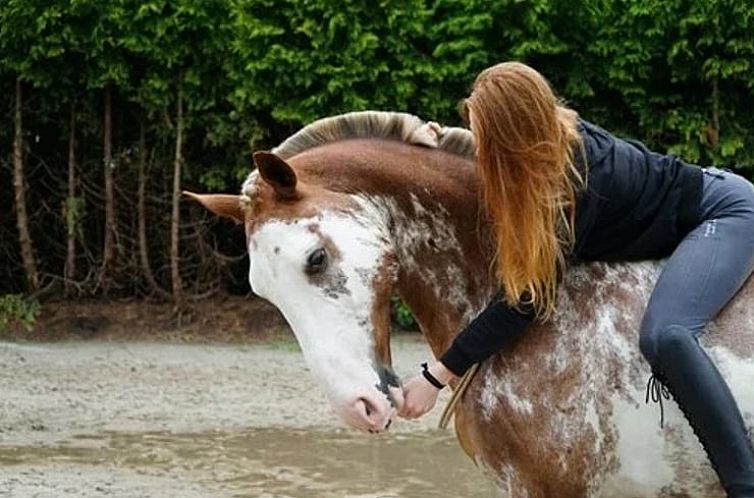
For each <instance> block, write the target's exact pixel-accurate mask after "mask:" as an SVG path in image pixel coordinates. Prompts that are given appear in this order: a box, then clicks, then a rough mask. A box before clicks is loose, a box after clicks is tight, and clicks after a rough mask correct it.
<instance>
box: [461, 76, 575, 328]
mask: <svg viewBox="0 0 754 498" xmlns="http://www.w3.org/2000/svg"><path fill="white" fill-rule="evenodd" d="M463 111H464V113H465V114H466V119H467V121H468V122H469V125H470V127H471V131H472V133H473V134H474V139H475V142H476V147H477V164H478V168H479V174H480V177H481V180H482V193H483V196H484V204H485V206H486V208H487V213H488V215H489V216H490V218H491V220H492V222H493V224H494V228H495V230H494V232H495V235H496V258H495V261H496V264H497V266H496V273H497V276H498V278H499V280H500V281H501V284H502V288H503V291H504V295H505V298H506V300H507V301H508V302H509V303H511V304H513V303H518V302H519V300H520V299H521V298H522V296H527V299H531V300H532V302H533V304H534V307H535V309H536V310H537V311H538V312H539V313H540V314H542V315H547V314H549V313H550V312H552V311H553V310H554V306H555V295H556V294H555V292H556V286H557V278H558V272H559V271H560V270H561V269H562V267H563V265H564V263H565V256H566V254H567V252H568V251H570V250H571V248H572V246H573V242H574V226H573V225H574V205H575V201H576V193H577V191H578V189H579V188H580V187H581V185H582V181H581V176H580V175H579V172H578V171H577V169H576V168H575V164H574V156H575V155H576V154H581V140H580V136H579V133H578V130H577V115H576V113H575V112H574V111H572V110H570V109H568V108H566V107H564V106H563V105H561V103H560V102H559V101H558V99H557V98H556V97H555V95H554V93H553V91H552V89H551V87H550V85H549V83H548V82H547V80H546V79H545V78H544V77H543V76H542V75H541V74H539V73H538V72H537V71H535V70H534V69H532V68H530V67H528V66H526V65H524V64H521V63H517V62H506V63H502V64H498V65H496V66H492V67H490V68H488V69H485V70H484V71H482V72H481V73H480V74H479V76H478V77H477V79H476V81H475V83H474V87H473V90H472V92H471V95H470V96H469V97H468V98H467V99H466V100H465V102H464V106H463Z"/></svg>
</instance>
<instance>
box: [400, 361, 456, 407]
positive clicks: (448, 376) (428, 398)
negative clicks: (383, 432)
mask: <svg viewBox="0 0 754 498" xmlns="http://www.w3.org/2000/svg"><path fill="white" fill-rule="evenodd" d="M429 373H430V374H432V375H433V376H434V377H435V378H436V379H437V380H439V381H440V383H442V384H447V383H448V382H450V381H451V380H453V379H454V378H455V377H456V376H455V375H454V374H453V372H451V371H450V370H448V369H447V367H446V366H445V365H443V364H442V363H441V362H439V361H438V362H435V363H434V364H433V365H432V366H431V367H429ZM439 394H440V390H439V389H437V388H436V387H435V386H433V385H432V384H430V383H429V381H428V380H427V379H425V378H424V376H423V375H421V374H419V375H417V376H415V377H413V378H411V379H410V380H409V381H408V382H406V383H404V384H403V405H402V406H401V409H400V410H399V411H398V416H400V417H403V418H407V419H413V418H419V417H421V416H422V415H424V414H425V413H427V412H428V411H430V410H431V409H432V407H434V406H435V402H436V401H437V396H438V395H439Z"/></svg>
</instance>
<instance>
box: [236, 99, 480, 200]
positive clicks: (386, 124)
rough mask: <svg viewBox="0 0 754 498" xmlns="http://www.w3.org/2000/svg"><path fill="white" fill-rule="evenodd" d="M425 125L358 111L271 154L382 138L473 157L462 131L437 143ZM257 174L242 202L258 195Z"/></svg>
mask: <svg viewBox="0 0 754 498" xmlns="http://www.w3.org/2000/svg"><path fill="white" fill-rule="evenodd" d="M424 124H425V121H423V120H421V119H420V118H418V117H416V116H414V115H413V114H408V113H405V112H386V111H360V112H349V113H346V114H340V115H338V116H331V117H328V118H322V119H319V120H317V121H314V122H313V123H311V124H308V125H306V126H305V127H303V128H302V129H301V130H299V131H298V132H296V133H294V134H293V135H291V136H290V137H288V138H287V139H286V140H285V141H284V142H283V143H281V144H280V145H278V146H277V147H275V148H274V149H272V152H274V153H275V154H277V155H278V156H280V157H282V158H283V159H289V158H291V157H293V156H295V155H296V154H300V153H301V152H304V151H306V150H309V149H313V148H315V147H318V146H320V145H325V144H328V143H332V142H338V141H340V140H348V139H353V138H382V139H387V140H396V141H399V142H404V143H407V144H412V145H420V146H425V147H432V148H437V149H440V150H444V151H446V152H448V153H450V154H455V155H458V156H462V157H467V158H469V159H471V158H473V157H474V139H473V137H472V135H471V132H470V131H469V130H467V129H465V128H456V127H452V126H448V127H444V128H442V132H441V133H440V137H439V141H437V140H435V138H434V137H433V136H431V135H429V134H428V133H427V130H426V128H423V127H422V126H423V125H424ZM257 178H258V175H257V172H256V171H252V172H251V174H249V176H248V177H247V178H246V181H245V182H244V183H243V187H242V189H241V193H242V202H243V204H245V205H246V206H249V205H250V204H251V203H253V201H254V199H255V198H256V193H257V189H258V187H257V185H256V182H257Z"/></svg>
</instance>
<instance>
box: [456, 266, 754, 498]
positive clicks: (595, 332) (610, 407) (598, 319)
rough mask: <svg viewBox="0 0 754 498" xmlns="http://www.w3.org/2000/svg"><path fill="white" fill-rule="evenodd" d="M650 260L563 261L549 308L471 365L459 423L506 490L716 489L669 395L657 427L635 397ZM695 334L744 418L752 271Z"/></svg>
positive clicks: (753, 359)
mask: <svg viewBox="0 0 754 498" xmlns="http://www.w3.org/2000/svg"><path fill="white" fill-rule="evenodd" d="M660 268H661V266H660V264H659V263H634V264H619V265H607V264H592V265H588V266H583V267H579V268H575V269H573V270H572V271H571V272H569V275H568V277H567V278H566V281H565V282H564V285H563V290H562V291H561V293H560V296H559V303H558V309H559V310H560V311H559V312H558V314H557V316H556V317H555V318H554V319H553V320H552V321H551V322H548V323H546V324H538V325H535V326H533V327H532V329H531V330H530V331H529V333H527V334H526V335H525V336H524V338H523V339H522V340H521V341H520V342H519V343H518V344H516V345H515V346H514V347H513V348H511V350H509V351H505V352H501V354H499V355H498V356H496V357H495V358H494V359H493V360H492V361H489V362H486V363H485V364H484V365H483V367H482V368H481V369H480V372H479V375H478V376H477V378H476V379H475V381H474V383H473V384H472V386H471V388H470V390H469V393H468V395H467V398H466V399H467V400H474V401H475V403H468V402H466V403H465V404H464V412H465V413H464V415H463V421H464V425H465V427H463V428H462V429H463V430H466V431H468V434H467V435H466V437H467V438H468V439H470V440H472V441H473V446H474V447H475V453H476V456H477V459H479V460H481V461H482V462H483V463H484V464H485V465H486V466H487V467H490V470H491V472H492V474H494V475H496V476H497V477H498V480H499V484H500V486H501V487H503V488H506V487H507V488H508V489H510V491H511V493H510V494H511V496H517V494H521V495H522V496H523V495H524V494H528V496H529V497H530V498H534V497H536V496H554V495H558V496H561V497H563V498H567V497H569V496H573V497H574V498H575V497H583V496H605V497H608V496H609V497H615V498H621V497H660V496H688V497H697V496H698V497H705V498H709V497H713V496H721V497H722V496H723V492H722V490H721V489H720V487H719V484H718V481H717V478H716V477H715V475H714V473H713V471H712V468H711V467H710V466H709V464H708V461H707V458H706V455H705V454H704V453H703V450H702V447H701V445H700V444H699V442H698V441H697V439H696V437H695V436H694V434H693V432H692V430H691V428H690V426H689V424H688V422H686V420H685V418H684V417H683V414H682V413H681V412H680V410H679V409H678V408H677V406H676V405H675V403H674V402H672V401H665V403H664V426H663V427H661V426H660V408H659V407H658V406H656V405H654V404H650V405H647V404H646V403H645V392H646V383H647V380H648V378H649V375H650V370H649V366H648V365H647V363H646V361H645V360H644V359H643V358H642V357H641V355H640V352H639V348H638V339H639V333H638V331H639V325H640V323H641V318H642V315H643V312H644V308H645V306H646V302H647V300H648V298H649V295H650V294H651V291H652V288H653V286H654V282H655V281H656V279H657V276H658V275H659V271H660ZM702 343H703V344H704V346H705V348H706V349H707V351H708V352H709V354H710V356H711V357H712V358H713V359H714V360H715V362H716V364H717V365H718V367H719V368H720V370H721V372H722V373H723V375H724V376H725V377H726V379H727V380H728V382H729V383H730V386H731V390H732V391H733V393H734V396H736V399H737V400H738V402H739V404H740V406H741V408H742V411H743V412H744V416H745V418H746V420H747V423H748V425H749V426H753V427H754V388H753V387H752V385H751V379H753V378H754V279H750V280H749V281H748V282H747V283H746V284H745V286H744V288H743V289H742V290H741V292H739V294H738V295H737V296H736V297H735V298H734V300H733V301H732V302H731V304H730V305H729V306H728V307H727V308H726V309H725V310H724V311H723V313H722V314H721V316H720V317H719V318H718V319H717V320H716V322H715V323H714V324H712V325H711V326H710V328H709V330H708V332H707V333H705V334H704V336H703V338H702ZM516 489H520V490H521V491H519V492H518V493H517V492H516Z"/></svg>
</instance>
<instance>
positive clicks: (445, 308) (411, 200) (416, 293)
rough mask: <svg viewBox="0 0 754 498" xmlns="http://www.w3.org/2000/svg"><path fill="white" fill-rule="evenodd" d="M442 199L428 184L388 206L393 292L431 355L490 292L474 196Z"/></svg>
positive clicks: (482, 232) (487, 254) (464, 194)
mask: <svg viewBox="0 0 754 498" xmlns="http://www.w3.org/2000/svg"><path fill="white" fill-rule="evenodd" d="M454 193H455V194H456V195H455V196H450V199H451V200H450V201H448V199H449V197H448V196H445V195H443V193H442V192H438V191H436V190H434V189H433V188H432V186H431V185H429V186H427V187H426V188H425V189H423V191H422V193H421V194H417V193H411V194H408V195H407V198H405V199H402V200H397V201H394V202H391V203H388V206H389V211H390V216H391V225H392V227H393V240H394V243H395V248H396V254H397V257H398V260H399V265H400V271H399V276H398V293H399V294H400V296H401V298H402V299H403V300H404V302H405V303H406V304H407V305H408V307H409V308H410V309H411V311H412V313H413V315H414V317H415V318H416V320H417V323H418V324H419V327H420V328H421V330H422V333H423V334H424V336H425V338H426V339H427V342H428V343H429V345H430V347H431V348H432V351H433V352H434V354H435V355H436V356H440V355H441V354H442V353H443V352H444V351H445V350H446V349H447V348H448V346H449V345H450V343H451V342H452V340H453V338H454V337H455V336H456V334H457V333H458V331H459V330H460V329H461V328H462V327H463V326H465V325H466V324H467V323H468V322H469V321H470V320H471V319H473V318H474V316H476V314H477V313H478V312H479V311H481V309H482V308H483V307H484V305H485V304H486V303H487V302H488V300H489V298H490V296H491V294H492V293H493V292H494V290H495V289H494V285H493V284H492V281H491V278H490V271H489V261H490V251H489V246H488V244H485V243H483V240H484V238H485V233H486V228H485V227H483V226H480V224H479V222H478V201H477V198H476V192H475V191H473V190H469V189H467V190H466V191H465V192H462V193H460V194H459V192H454Z"/></svg>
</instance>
